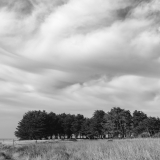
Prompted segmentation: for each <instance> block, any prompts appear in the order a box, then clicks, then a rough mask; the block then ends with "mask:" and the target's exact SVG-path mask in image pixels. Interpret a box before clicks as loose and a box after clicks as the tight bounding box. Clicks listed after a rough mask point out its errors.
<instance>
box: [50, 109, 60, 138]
mask: <svg viewBox="0 0 160 160" xmlns="http://www.w3.org/2000/svg"><path fill="white" fill-rule="evenodd" d="M58 125H59V124H58V116H57V115H56V114H55V113H53V112H50V113H49V114H48V116H47V134H48V136H50V139H52V137H53V135H54V136H55V137H56V138H57V136H58V128H59V126H58Z"/></svg>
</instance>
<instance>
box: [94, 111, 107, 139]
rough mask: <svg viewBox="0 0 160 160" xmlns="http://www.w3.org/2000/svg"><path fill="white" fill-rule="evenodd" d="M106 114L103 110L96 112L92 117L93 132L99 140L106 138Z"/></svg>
mask: <svg viewBox="0 0 160 160" xmlns="http://www.w3.org/2000/svg"><path fill="white" fill-rule="evenodd" d="M104 115H105V112H104V111H102V110H96V111H95V112H94V114H93V117H92V121H91V122H92V123H91V131H92V133H93V134H94V135H95V136H97V137H98V138H103V137H104V130H103V123H104Z"/></svg>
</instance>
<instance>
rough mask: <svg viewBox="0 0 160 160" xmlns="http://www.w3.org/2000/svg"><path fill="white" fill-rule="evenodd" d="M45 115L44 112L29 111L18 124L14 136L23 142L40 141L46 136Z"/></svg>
mask: <svg viewBox="0 0 160 160" xmlns="http://www.w3.org/2000/svg"><path fill="white" fill-rule="evenodd" d="M46 126H47V113H46V112H45V111H43V112H42V111H29V112H27V113H25V114H24V116H23V119H22V120H21V121H20V122H19V123H18V126H17V128H16V131H15V136H16V137H18V138H20V139H23V140H28V139H29V140H31V139H42V138H46V137H47V136H48V135H47V127H46Z"/></svg>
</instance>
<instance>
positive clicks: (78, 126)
mask: <svg viewBox="0 0 160 160" xmlns="http://www.w3.org/2000/svg"><path fill="white" fill-rule="evenodd" d="M83 122H84V116H83V115H81V114H78V115H76V116H75V118H74V121H73V122H72V127H71V131H72V132H73V134H74V135H75V137H76V138H77V137H78V135H80V136H81V134H82V124H83Z"/></svg>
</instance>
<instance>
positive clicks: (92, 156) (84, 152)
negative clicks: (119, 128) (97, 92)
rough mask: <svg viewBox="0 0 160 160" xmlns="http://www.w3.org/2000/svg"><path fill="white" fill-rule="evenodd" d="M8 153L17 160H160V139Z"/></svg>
mask: <svg viewBox="0 0 160 160" xmlns="http://www.w3.org/2000/svg"><path fill="white" fill-rule="evenodd" d="M5 153H6V154H8V153H12V156H10V159H15V160H160V139H134V140H115V141H107V140H97V141H81V142H72V143H55V144H34V145H33V144H32V145H28V146H23V147H19V148H14V149H13V148H10V149H5Z"/></svg>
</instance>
